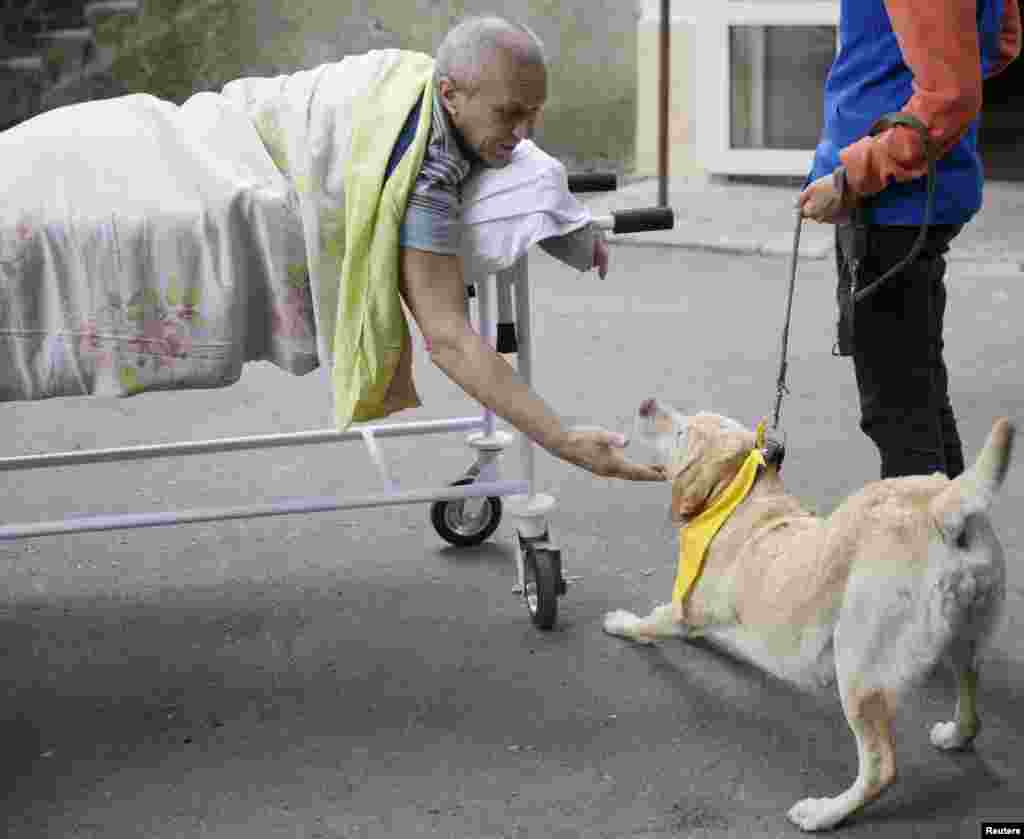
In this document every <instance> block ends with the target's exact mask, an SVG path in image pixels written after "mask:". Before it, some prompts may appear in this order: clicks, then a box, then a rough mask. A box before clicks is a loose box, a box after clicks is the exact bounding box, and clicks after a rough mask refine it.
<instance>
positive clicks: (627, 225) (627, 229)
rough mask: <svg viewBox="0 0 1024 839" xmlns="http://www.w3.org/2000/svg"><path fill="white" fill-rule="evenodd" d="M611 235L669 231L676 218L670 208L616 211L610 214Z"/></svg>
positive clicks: (673, 225)
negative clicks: (613, 220)
mask: <svg viewBox="0 0 1024 839" xmlns="http://www.w3.org/2000/svg"><path fill="white" fill-rule="evenodd" d="M612 218H613V219H615V226H614V227H612V233H643V232H644V231H645V230H671V229H672V228H673V227H675V223H676V217H675V213H673V212H672V208H671V207H648V208H646V209H643V210H617V211H616V212H614V213H612Z"/></svg>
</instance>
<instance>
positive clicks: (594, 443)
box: [564, 426, 666, 481]
mask: <svg viewBox="0 0 1024 839" xmlns="http://www.w3.org/2000/svg"><path fill="white" fill-rule="evenodd" d="M627 445H629V440H628V439H627V438H626V436H625V435H624V434H618V433H616V432H613V431H608V430H607V429H604V428H597V427H592V426H577V427H575V428H571V429H569V433H568V442H567V445H566V447H565V448H566V450H565V452H564V457H565V459H566V460H569V461H570V462H572V463H575V464H576V465H577V466H579V467H581V468H583V469H586V470H587V471H588V472H592V473H594V474H595V475H599V476H601V477H604V478H623V479H624V480H627V481H664V480H665V479H666V473H665V469H664V467H662V466H654V465H650V466H647V465H644V464H641V463H633V462H631V461H629V460H626V458H625V456H624V455H623V454H622V450H623V449H624V448H626V446H627Z"/></svg>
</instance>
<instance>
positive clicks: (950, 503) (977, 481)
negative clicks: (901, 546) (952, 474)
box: [931, 417, 1015, 543]
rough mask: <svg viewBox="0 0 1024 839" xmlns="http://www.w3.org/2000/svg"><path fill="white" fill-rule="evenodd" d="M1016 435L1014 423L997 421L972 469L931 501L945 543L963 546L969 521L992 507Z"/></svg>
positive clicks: (1002, 418) (1002, 419) (1007, 465)
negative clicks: (964, 534)
mask: <svg viewBox="0 0 1024 839" xmlns="http://www.w3.org/2000/svg"><path fill="white" fill-rule="evenodd" d="M1014 433H1015V428H1014V425H1013V423H1011V422H1010V421H1009V420H1008V419H1006V418H1005V417H1001V418H999V419H997V420H996V421H995V423H993V425H992V430H991V431H990V432H989V435H988V439H987V440H986V441H985V446H984V448H982V450H981V454H979V455H978V459H977V460H976V461H974V464H973V465H972V466H971V467H970V469H968V470H967V471H966V472H964V473H963V474H962V475H960V476H959V477H957V478H956V479H955V480H953V481H951V482H950V484H949V486H947V487H946V488H945V489H944V490H942V492H940V493H939V494H938V495H937V496H935V498H934V499H933V500H932V502H931V514H932V517H933V518H934V520H935V523H936V524H937V525H938V527H939V530H940V531H941V532H942V534H943V537H944V538H945V539H946V541H948V542H950V543H958V542H960V541H961V540H962V537H963V533H964V527H965V525H966V523H967V520H968V519H969V518H970V517H971V516H973V515H977V514H978V513H983V512H985V511H986V510H988V508H989V506H991V504H992V501H993V499H994V498H995V495H996V493H997V492H998V491H999V488H1000V487H1001V486H1002V484H1003V480H1004V479H1005V478H1006V472H1007V470H1008V469H1009V466H1010V455H1011V453H1012V451H1013V437H1014Z"/></svg>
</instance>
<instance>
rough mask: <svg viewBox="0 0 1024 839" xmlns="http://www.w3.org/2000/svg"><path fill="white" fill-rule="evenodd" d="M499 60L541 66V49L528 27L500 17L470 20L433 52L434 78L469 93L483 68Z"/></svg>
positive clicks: (460, 24)
mask: <svg viewBox="0 0 1024 839" xmlns="http://www.w3.org/2000/svg"><path fill="white" fill-rule="evenodd" d="M499 53H502V54H503V55H501V56H499ZM499 57H501V58H511V59H513V60H514V61H515V62H516V63H517V64H533V65H539V66H540V67H544V65H545V58H544V45H543V44H542V43H541V41H540V38H538V37H537V36H536V35H535V34H534V33H533V32H532V31H531V30H530V29H529V28H528V27H526V26H524V25H522V24H519V23H512V22H511V21H507V20H505V19H504V18H500V17H493V16H488V17H474V18H469V19H468V20H465V21H463V22H462V23H459V24H458V25H457V26H455V27H454V28H453V29H451V30H450V31H449V32H448V34H447V35H446V36H445V38H444V40H443V41H442V42H441V46H440V47H438V50H437V56H436V58H435V62H436V63H435V74H436V77H437V79H442V78H448V79H451V80H452V81H453V82H455V83H456V84H458V85H459V86H460V87H462V88H463V89H466V90H469V91H473V90H475V89H476V87H477V86H478V85H479V83H480V79H481V76H482V75H483V72H484V68H485V67H486V66H487V65H488V64H492V63H494V62H495V60H497V59H498V58H499Z"/></svg>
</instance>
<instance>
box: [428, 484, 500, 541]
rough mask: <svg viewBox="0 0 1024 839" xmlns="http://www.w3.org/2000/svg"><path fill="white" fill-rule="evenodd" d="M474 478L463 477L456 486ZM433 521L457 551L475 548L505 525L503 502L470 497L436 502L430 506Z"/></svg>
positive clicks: (497, 499)
mask: <svg viewBox="0 0 1024 839" xmlns="http://www.w3.org/2000/svg"><path fill="white" fill-rule="evenodd" d="M471 483H473V478H463V479H462V480H461V481H456V482H455V483H453V484H452V486H455V487H459V486H467V485H468V484H471ZM430 521H431V523H432V524H433V525H434V529H435V530H436V531H437V533H438V535H439V536H440V537H441V538H442V539H444V540H445V541H446V542H448V543H450V544H452V545H455V546H456V547H457V548H472V547H474V546H475V545H480V544H483V543H484V542H486V541H487V540H488V539H489V538H490V537H491V535H492V534H493V533H494V531H495V530H497V529H498V525H499V524H500V523H501V499H500V498H492V497H490V496H488V497H486V498H466V499H462V500H459V501H435V502H434V503H433V504H431V505H430Z"/></svg>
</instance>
